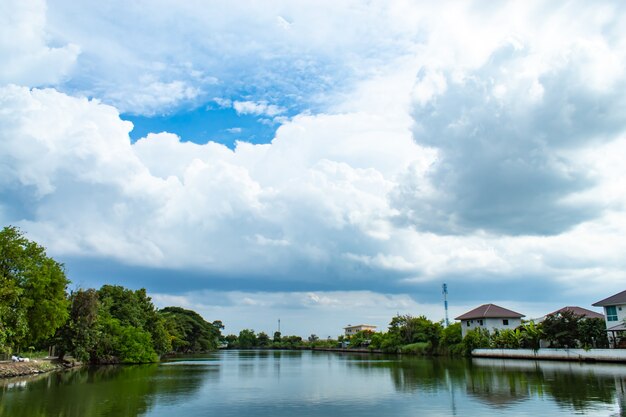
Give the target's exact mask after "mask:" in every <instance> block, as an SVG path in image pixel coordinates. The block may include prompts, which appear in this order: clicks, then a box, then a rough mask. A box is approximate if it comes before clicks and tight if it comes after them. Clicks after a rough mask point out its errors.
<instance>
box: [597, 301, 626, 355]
mask: <svg viewBox="0 0 626 417" xmlns="http://www.w3.org/2000/svg"><path fill="white" fill-rule="evenodd" d="M592 305H593V306H595V307H604V317H605V321H606V331H607V333H608V334H607V336H608V338H609V345H610V346H611V347H621V346H620V339H623V340H626V338H624V336H623V333H624V331H626V325H625V324H624V323H625V322H624V319H626V290H625V291H622V292H620V293H617V294H615V295H612V296H610V297H608V298H605V299H604V300H600V301H598V302H596V303H593V304H592Z"/></svg>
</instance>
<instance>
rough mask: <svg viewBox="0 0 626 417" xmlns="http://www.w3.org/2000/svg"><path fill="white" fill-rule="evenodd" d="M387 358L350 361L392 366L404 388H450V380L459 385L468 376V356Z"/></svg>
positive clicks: (362, 365) (399, 387)
mask: <svg viewBox="0 0 626 417" xmlns="http://www.w3.org/2000/svg"><path fill="white" fill-rule="evenodd" d="M385 359H387V360H374V361H372V360H361V361H359V360H355V361H354V362H350V364H351V365H352V366H356V367H359V368H362V369H388V370H389V374H390V376H391V380H392V381H393V384H394V386H395V388H396V390H398V391H404V392H411V391H428V392H434V391H438V390H440V389H445V390H447V389H448V380H449V381H451V383H452V385H456V384H459V383H460V382H461V381H462V380H463V379H464V377H465V373H464V370H465V361H464V360H448V359H431V358H422V357H403V358H402V359H400V360H398V359H397V357H394V356H388V357H386V358H385ZM446 370H447V375H446ZM447 378H448V379H447Z"/></svg>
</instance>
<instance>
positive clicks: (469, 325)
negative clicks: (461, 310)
mask: <svg viewBox="0 0 626 417" xmlns="http://www.w3.org/2000/svg"><path fill="white" fill-rule="evenodd" d="M522 317H524V315H523V314H520V313H517V312H515V311H512V310H508V309H506V308H504V307H500V306H497V305H495V304H483V305H481V306H480V307H476V308H475V309H473V310H471V311H468V312H467V313H465V314H462V315H460V316H459V317H457V318H455V320H461V333H462V335H463V337H465V335H466V334H467V332H468V331H470V330H473V329H477V328H483V329H487V330H489V331H490V332H491V331H493V330H495V329H498V330H503V329H515V328H516V327H518V326H519V325H521V324H522Z"/></svg>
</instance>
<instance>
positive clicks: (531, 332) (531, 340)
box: [519, 321, 544, 350]
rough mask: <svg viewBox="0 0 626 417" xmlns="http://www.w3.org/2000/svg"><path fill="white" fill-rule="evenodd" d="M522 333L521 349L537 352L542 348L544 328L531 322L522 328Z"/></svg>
mask: <svg viewBox="0 0 626 417" xmlns="http://www.w3.org/2000/svg"><path fill="white" fill-rule="evenodd" d="M519 329H520V332H521V333H522V341H521V347H523V348H527V349H534V350H537V349H539V348H540V342H541V339H542V338H543V337H544V331H543V327H542V326H541V325H538V324H535V322H533V321H531V322H528V323H525V324H522V325H521V326H520V328H519Z"/></svg>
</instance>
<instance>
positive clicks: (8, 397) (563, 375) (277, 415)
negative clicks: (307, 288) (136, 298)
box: [0, 350, 626, 417]
mask: <svg viewBox="0 0 626 417" xmlns="http://www.w3.org/2000/svg"><path fill="white" fill-rule="evenodd" d="M625 389H626V366H624V365H617V364H616V365H613V364H579V363H571V362H534V361H524V360H508V361H506V360H490V359H474V360H461V359H454V360H452V359H437V358H435V359H430V358H416V357H398V356H385V355H371V356H370V355H363V354H341V353H331V352H311V351H234V350H229V351H219V352H215V353H212V354H207V355H202V356H194V357H184V358H176V359H173V360H171V361H169V362H164V363H160V364H154V365H132V366H106V367H94V368H83V369H78V370H72V371H67V372H58V373H51V374H46V375H40V376H36V377H30V378H22V379H7V380H0V416H10V417H40V416H41V417H44V416H45V417H48V416H54V417H74V416H76V417H96V416H107V417H108V416H110V417H123V416H150V417H172V416H174V417H196V416H217V417H231V416H232V417H234V416H238V417H239V416H245V417H264V416H267V417H270V416H271V417H283V416H285V417H286V416H297V417H312V416H319V417H322V416H323V417H336V416H349V417H369V416H376V417H381V416H383V417H384V416H394V417H402V416H412V417H415V416H452V415H457V416H499V415H507V416H533V417H535V416H570V415H574V414H578V415H590V416H619V415H626V400H625V399H626V395H625Z"/></svg>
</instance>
